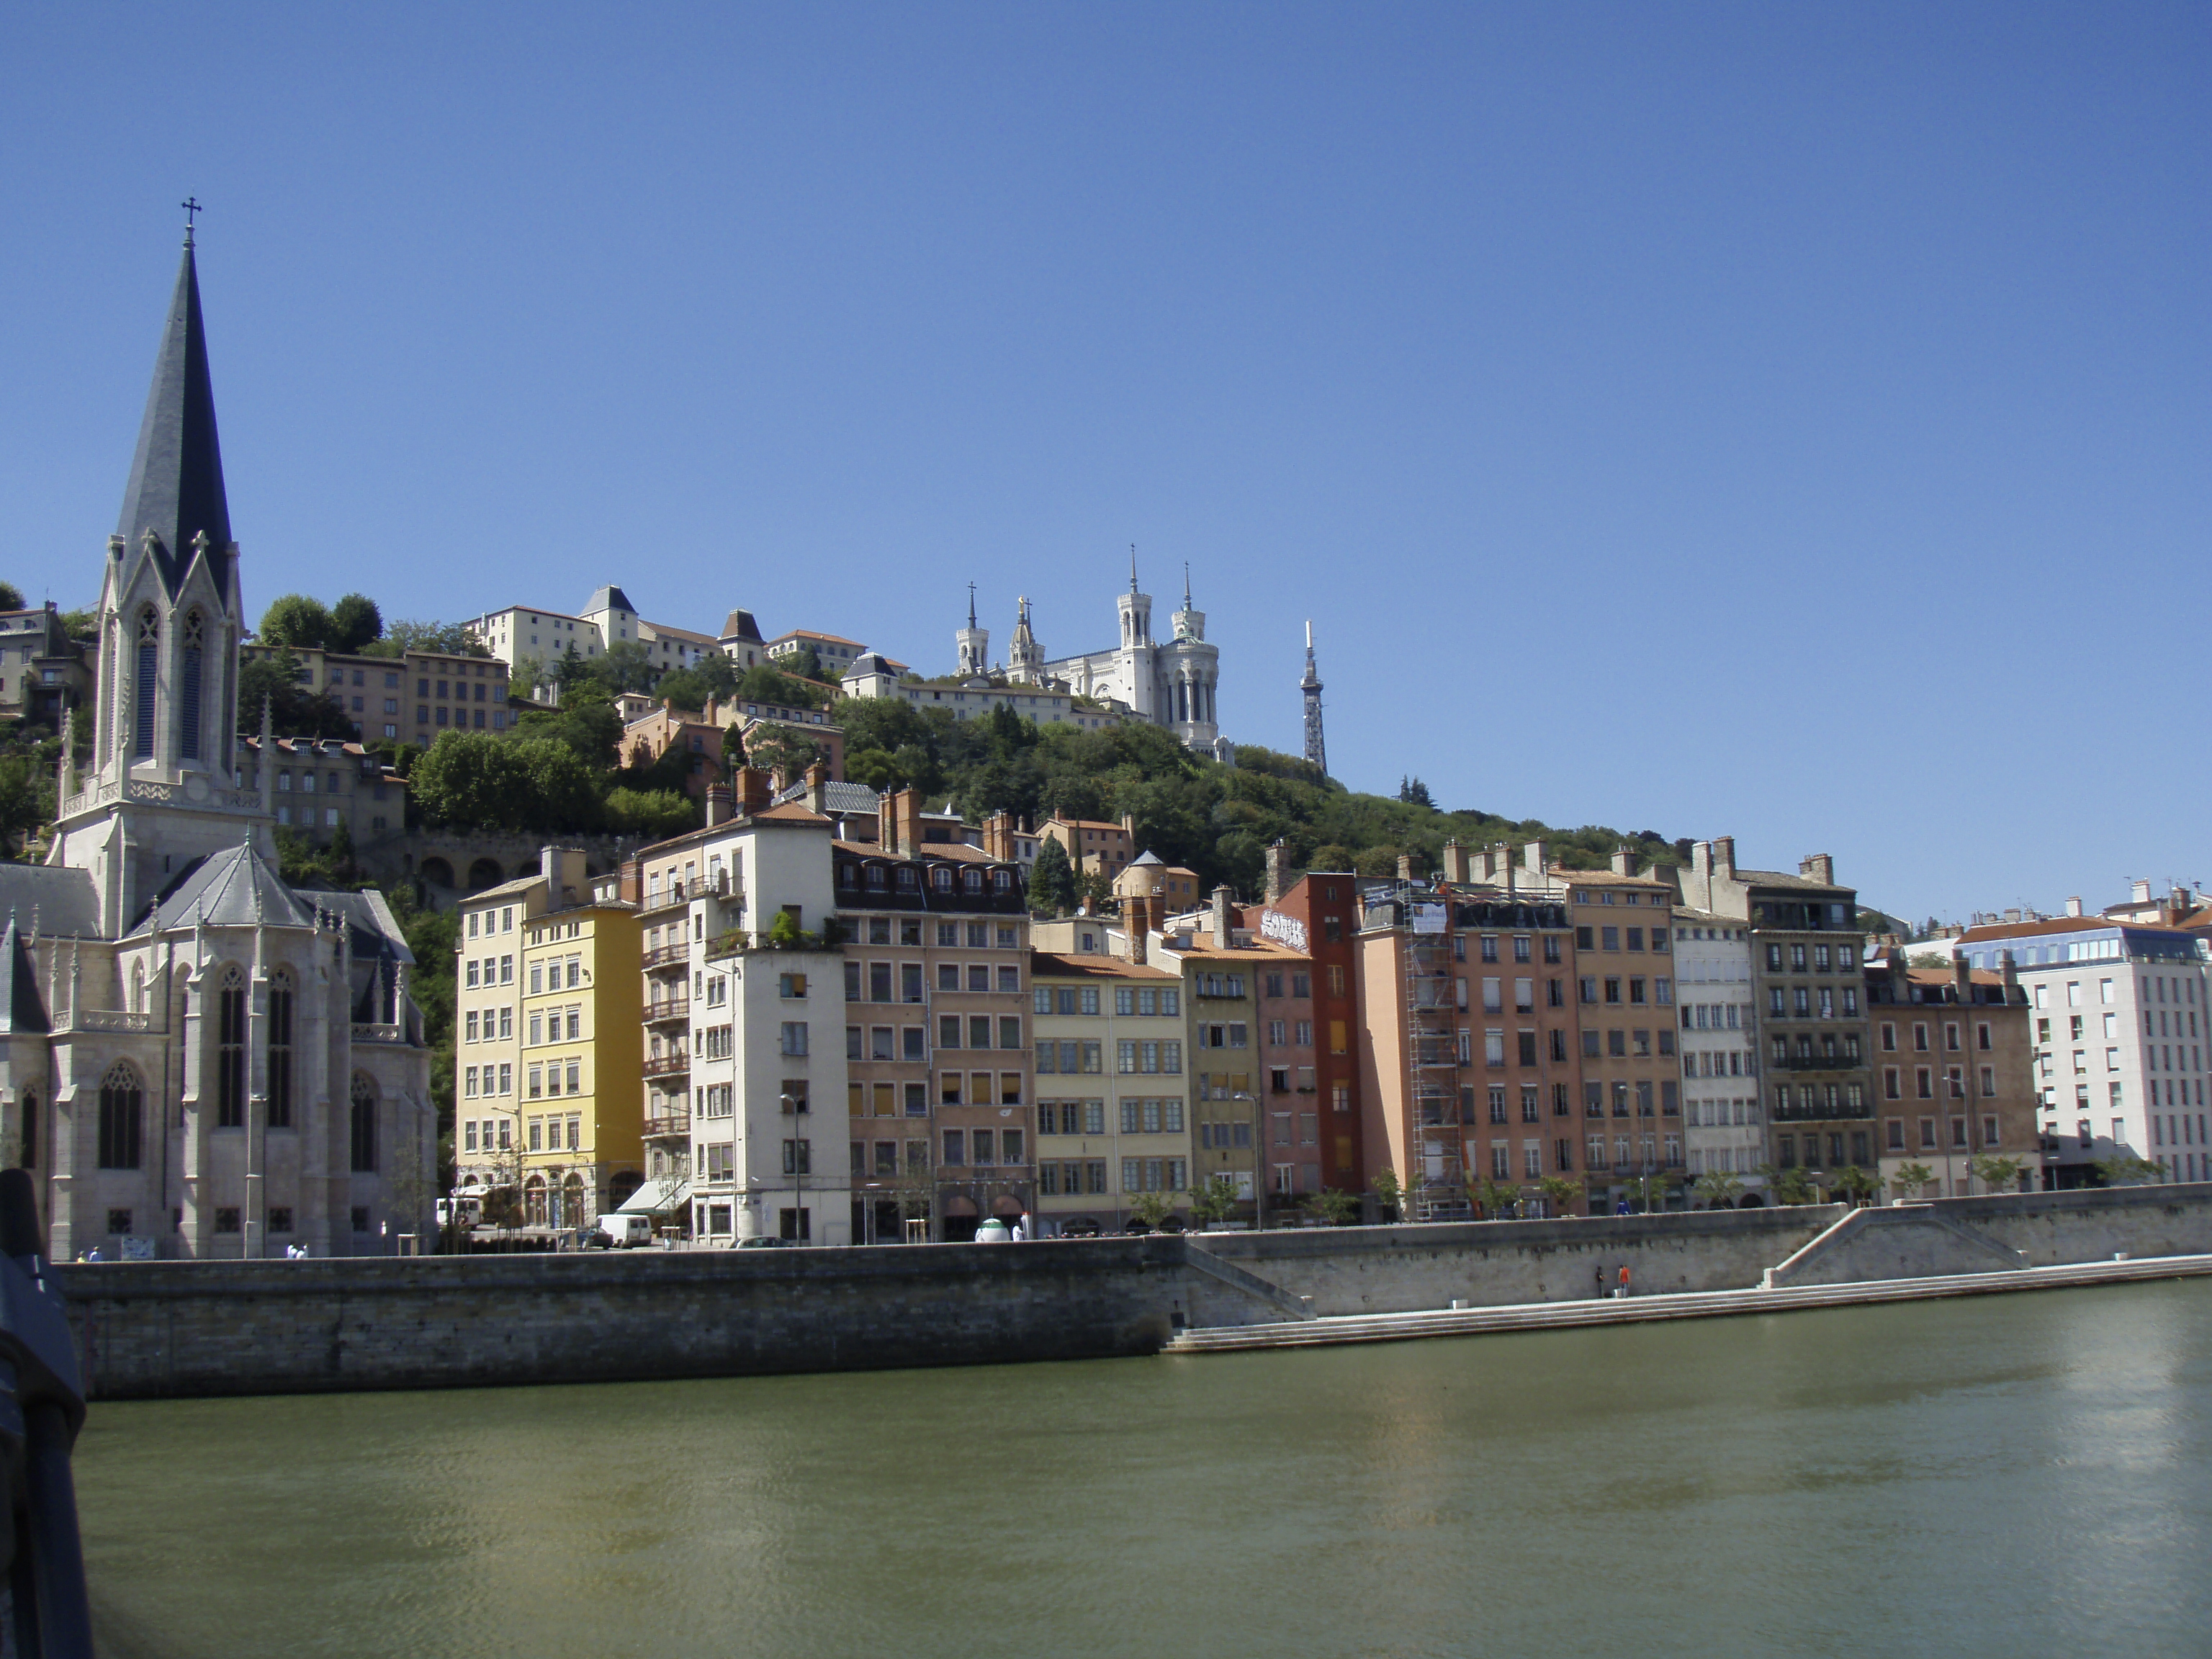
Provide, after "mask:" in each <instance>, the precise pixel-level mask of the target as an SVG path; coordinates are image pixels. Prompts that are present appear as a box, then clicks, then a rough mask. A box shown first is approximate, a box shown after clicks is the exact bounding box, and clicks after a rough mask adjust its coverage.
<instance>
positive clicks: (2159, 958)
mask: <svg viewBox="0 0 2212 1659" xmlns="http://www.w3.org/2000/svg"><path fill="white" fill-rule="evenodd" d="M1949 944H1950V945H1951V948H1952V951H1953V952H1954V954H1955V955H1958V956H1962V957H1966V959H1967V961H1968V962H1969V963H1970V964H1971V965H1972V966H1973V967H1975V968H1978V969H1996V968H1997V966H1998V965H1999V964H1998V957H1999V956H2000V955H2001V954H2002V952H2004V951H2011V952H2012V955H2013V960H2014V964H2015V969H2016V970H2017V971H2018V973H2019V975H2020V981H2021V984H2022V985H2023V986H2024V987H2026V988H2027V994H2028V1001H2029V1007H2030V1013H2029V1020H2030V1030H2031V1031H2032V1033H2033V1043H2034V1048H2033V1052H2032V1055H2031V1058H2032V1061H2033V1066H2034V1081H2035V1087H2036V1093H2037V1097H2038V1103H2039V1108H2040V1110H2041V1114H2042V1123H2043V1133H2044V1136H2045V1142H2046V1145H2047V1146H2050V1147H2051V1149H2052V1151H2051V1156H2052V1158H2053V1164H2052V1175H2053V1177H2054V1179H2055V1181H2056V1183H2057V1185H2058V1186H2060V1187H2062V1188H2063V1187H2078V1186H2084V1185H2088V1184H2091V1183H2092V1182H2093V1179H2094V1177H2093V1174H2092V1170H2091V1166H2093V1165H2094V1164H2100V1163H2106V1162H2109V1161H2110V1160H2112V1159H2115V1158H2122V1159H2124V1158H2141V1159H2143V1160H2146V1161H2148V1162H2151V1163H2155V1164H2160V1165H2162V1166H2163V1167H2164V1169H2165V1170H2166V1174H2167V1176H2168V1178H2169V1179H2172V1180H2179V1181H2203V1180H2207V1179H2212V1139H2208V1135H2207V1130H2208V1128H2212V1105H2208V1104H2207V1102H2206V1094H2207V1090H2206V1081H2207V1077H2208V1067H2207V1065H2206V1061H2207V1059H2208V1056H2212V1025H2208V1018H2207V1016H2208V1012H2212V1000H2208V995H2212V962H2208V961H2207V959H2206V941H2205V940H2204V939H2202V938H2201V937H2200V936H2199V934H2198V933H2196V932H2195V931H2194V930H2191V929H2185V928H2178V927H2144V926H2140V925H2137V924H2134V923H2128V922H2119V921H2112V920H2110V919H2108V918H2106V917H2103V916H2066V917H2059V918H2057V919H2054V920H2051V921H2035V922H2021V923H2017V924H1999V925H1997V926H1994V927H1970V928H1968V929H1967V930H1966V933H1964V934H1963V935H1961V936H1960V938H1958V939H1954V940H1951V941H1949ZM1910 948H1911V947H1909V946H1908V947H1907V949H1908V950H1910Z"/></svg>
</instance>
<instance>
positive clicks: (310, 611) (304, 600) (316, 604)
mask: <svg viewBox="0 0 2212 1659" xmlns="http://www.w3.org/2000/svg"><path fill="white" fill-rule="evenodd" d="M257 642H258V643H259V644H262V645H289V646H290V647H293V648H294V649H295V650H299V651H321V650H328V649H329V648H330V643H331V613H330V611H329V609H328V608H327V607H326V606H325V605H324V604H323V602H322V601H321V600H320V599H311V598H309V597H308V596H307V594H305V593H280V594H278V595H277V596H276V598H275V599H271V600H270V602H269V608H268V609H267V610H266V611H263V612H262V613H261V626H260V628H259V629H258V632H257Z"/></svg>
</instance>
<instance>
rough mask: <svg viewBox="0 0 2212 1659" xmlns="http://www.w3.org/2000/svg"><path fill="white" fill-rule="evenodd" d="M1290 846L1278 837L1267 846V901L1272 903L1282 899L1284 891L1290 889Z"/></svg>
mask: <svg viewBox="0 0 2212 1659" xmlns="http://www.w3.org/2000/svg"><path fill="white" fill-rule="evenodd" d="M1290 862H1291V849H1290V847H1289V846H1288V844H1287V843H1285V842H1284V841H1282V840H1281V839H1280V838H1279V837H1278V838H1277V839H1276V841H1275V842H1274V843H1273V845H1272V846H1270V847H1269V848H1267V902H1268V903H1270V904H1273V903H1276V902H1279V901H1280V899H1281V898H1282V896H1283V895H1284V893H1285V892H1286V891H1288V890H1289V888H1290V883H1289V881H1288V880H1287V879H1286V878H1287V877H1288V876H1289V875H1290Z"/></svg>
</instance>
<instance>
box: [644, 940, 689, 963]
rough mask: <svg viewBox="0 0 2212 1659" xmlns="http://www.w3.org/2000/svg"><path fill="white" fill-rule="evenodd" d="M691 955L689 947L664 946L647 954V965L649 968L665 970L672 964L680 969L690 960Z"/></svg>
mask: <svg viewBox="0 0 2212 1659" xmlns="http://www.w3.org/2000/svg"><path fill="white" fill-rule="evenodd" d="M690 954H691V949H690V945H662V946H660V947H659V949H658V950H653V951H647V952H646V953H645V965H646V966H647V968H665V967H667V966H669V965H670V964H671V963H675V964H676V965H678V966H679V967H680V966H682V965H683V964H684V963H686V962H688V961H689V960H690Z"/></svg>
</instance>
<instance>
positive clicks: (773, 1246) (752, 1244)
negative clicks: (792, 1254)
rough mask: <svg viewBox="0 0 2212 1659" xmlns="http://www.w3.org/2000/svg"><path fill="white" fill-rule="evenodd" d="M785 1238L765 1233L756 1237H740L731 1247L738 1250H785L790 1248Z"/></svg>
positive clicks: (788, 1241)
mask: <svg viewBox="0 0 2212 1659" xmlns="http://www.w3.org/2000/svg"><path fill="white" fill-rule="evenodd" d="M791 1243H792V1242H791V1240H789V1239H787V1238H770V1237H767V1236H766V1235H765V1234H763V1235H762V1236H761V1237H757V1238H741V1239H739V1240H738V1242H737V1243H736V1244H735V1245H734V1246H732V1248H733V1249H740V1250H787V1249H790V1248H791Z"/></svg>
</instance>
